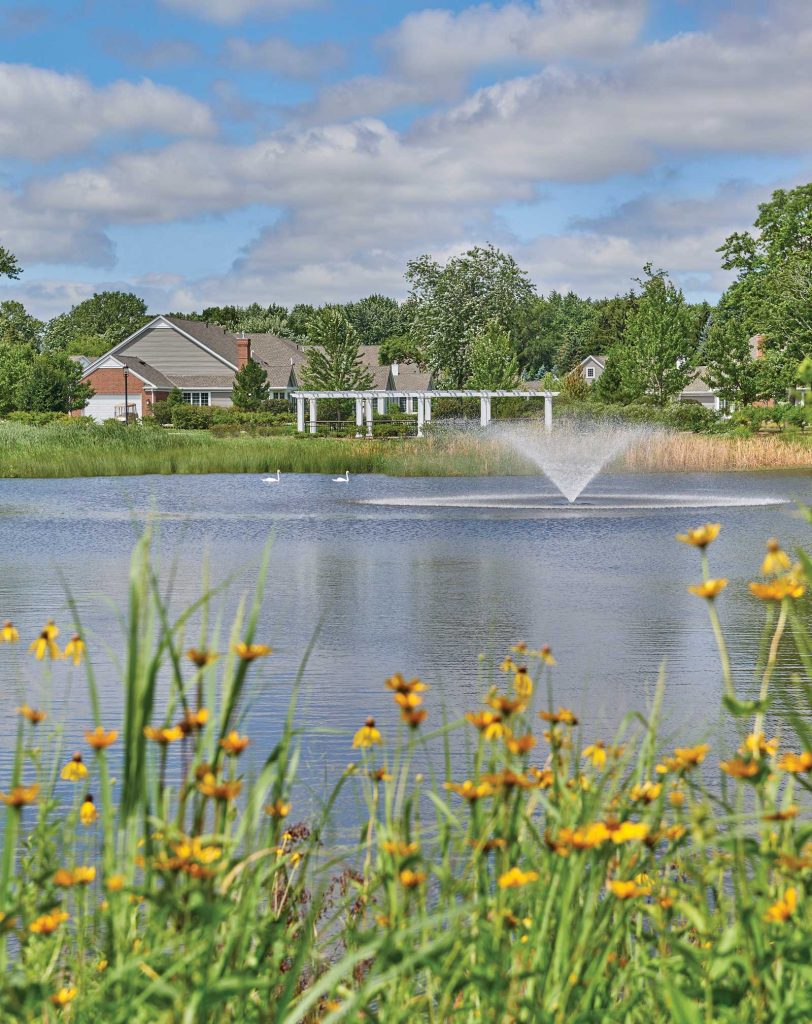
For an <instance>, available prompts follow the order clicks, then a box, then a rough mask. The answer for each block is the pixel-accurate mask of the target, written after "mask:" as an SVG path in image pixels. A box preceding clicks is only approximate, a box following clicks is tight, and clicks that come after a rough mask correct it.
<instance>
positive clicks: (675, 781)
mask: <svg viewBox="0 0 812 1024" xmlns="http://www.w3.org/2000/svg"><path fill="white" fill-rule="evenodd" d="M718 530H719V527H718V525H715V524H707V525H706V526H704V527H700V528H698V529H696V530H692V531H689V532H688V533H687V534H685V535H684V536H681V537H680V538H679V539H681V540H683V541H685V542H686V543H688V544H691V545H693V546H694V547H696V548H698V549H699V551H700V552H701V556H702V579H701V581H700V582H698V583H697V584H696V586H694V587H691V588H690V589H691V590H692V591H693V592H694V593H696V594H697V595H698V597H699V598H701V599H703V600H705V601H706V602H707V605H708V609H709V614H710V620H711V626H712V628H713V630H714V632H715V634H716V636H717V640H718V644H719V651H720V656H721V664H722V680H723V693H722V697H723V700H724V703H725V705H726V707H727V709H728V711H729V712H730V714H731V715H732V716H733V724H734V729H733V731H734V732H735V733H738V736H739V738H738V740H737V741H736V742H735V745H734V747H733V749H732V750H731V751H729V752H728V755H727V756H726V757H725V756H723V755H722V752H721V751H713V752H711V751H710V750H709V747H708V746H707V745H706V744H699V745H694V746H685V747H680V748H677V749H676V750H674V751H673V752H665V751H663V750H660V749H659V743H658V738H657V726H658V715H659V706H660V702H661V700H662V695H663V682H662V678H661V680H660V684H659V686H658V688H657V693H656V697H655V700H654V702H653V706H652V708H651V709H650V711H649V714H648V716H647V717H645V718H644V717H642V716H630V717H629V718H628V719H627V720H626V721H625V722H624V724H623V727H622V728H621V732H620V734H619V735H618V736H617V737H615V738H614V740H613V741H612V742H606V741H605V740H601V739H598V738H596V737H594V736H592V735H591V734H590V730H589V724H588V723H584V729H585V735H586V738H587V741H586V742H584V741H583V740H582V736H581V726H580V724H579V721H578V718H577V717H576V715H575V714H574V713H573V712H572V711H570V710H568V709H565V708H560V707H559V708H558V709H555V707H554V705H553V702H552V699H551V697H548V698H547V700H545V701H541V700H540V699H539V697H540V694H541V693H542V692H543V689H544V687H543V686H541V684H542V683H543V682H546V683H547V689H548V691H549V682H550V680H549V677H550V675H551V673H552V667H553V665H554V658H553V655H552V653H551V651H550V649H549V648H548V647H542V648H541V649H539V650H537V651H532V650H528V648H527V647H526V645H525V644H523V643H519V644H516V645H515V646H514V647H513V648H512V650H511V651H510V652H509V653H507V654H506V655H505V657H504V659H503V660H502V661H501V663H499V664H498V665H493V666H491V668H490V678H491V679H492V680H494V679H495V680H496V684H495V685H493V686H492V687H491V688H490V690H489V691H488V693H487V698H486V701H485V704H484V706H483V707H482V708H481V709H479V710H476V711H472V712H471V713H470V714H468V715H466V716H465V720H464V721H462V722H458V723H448V724H446V723H442V724H441V722H440V718H441V714H440V711H439V708H438V707H437V704H436V702H434V701H433V700H432V699H431V695H430V694H427V692H426V691H427V690H428V687H427V686H426V684H424V683H423V682H421V681H420V680H416V679H413V680H406V679H404V678H403V677H401V676H399V675H395V676H393V677H392V678H390V679H389V680H387V681H386V685H387V687H388V688H389V690H390V691H391V693H392V697H393V699H394V701H395V702H396V704H397V705H398V707H399V709H400V714H401V718H402V726H401V729H402V732H401V734H400V735H399V736H398V737H397V738H393V737H384V736H383V735H382V734H381V731H380V729H379V728H378V726H377V725H376V724H375V722H374V721H373V720H372V719H367V721H366V722H365V723H364V724H361V723H360V722H359V725H360V728H359V729H358V732H357V733H356V734H355V736H354V738H353V740H352V747H353V748H354V750H355V751H356V752H357V757H356V759H355V760H354V761H353V762H352V763H351V764H350V766H349V767H348V768H347V769H346V770H345V771H344V772H343V773H341V775H340V777H339V779H338V780H337V782H336V784H335V788H334V790H333V792H332V793H330V794H329V795H327V796H326V797H325V800H324V805H323V808H322V809H321V811H320V812H318V813H316V814H315V815H312V816H311V818H310V820H308V821H307V822H300V823H298V824H291V822H293V821H295V820H296V817H295V814H294V811H293V808H292V806H291V793H292V789H293V786H294V782H295V777H296V770H297V760H298V740H297V736H296V733H295V731H294V724H293V723H294V711H295V708H294V704H295V691H294V696H293V698H292V700H291V705H290V707H289V710H288V713H287V716H286V718H285V722H284V727H283V729H282V731H281V736H280V739H279V741H278V743H277V745H276V746H275V747H274V748H273V749H272V750H269V751H265V752H263V760H261V762H260V766H259V767H258V770H257V772H256V774H255V777H253V778H250V779H249V773H248V771H247V770H243V768H242V765H243V761H244V758H245V754H244V752H245V750H246V748H247V747H248V745H249V743H250V739H249V736H248V735H243V734H242V733H241V732H240V728H241V724H242V720H243V716H244V712H245V705H246V698H247V694H248V692H249V691H248V687H249V680H251V679H254V680H255V679H256V678H257V677H258V676H261V675H262V674H263V673H264V672H265V671H267V669H266V666H268V665H269V664H270V662H269V661H267V660H266V659H267V657H268V655H270V654H271V653H272V652H271V651H270V650H269V648H268V647H267V646H265V645H263V644H262V643H261V642H260V640H261V638H258V637H257V636H256V635H255V634H256V624H257V616H258V608H259V595H261V594H262V592H263V588H264V575H265V574H264V570H263V571H261V572H260V579H259V582H258V586H257V597H256V598H255V600H254V602H253V604H252V605H251V607H250V608H249V609H248V610H247V612H246V610H245V607H244V606H241V608H240V611H239V613H238V615H237V618H236V621H235V622H234V624H233V626H232V628H231V631H230V635H229V636H228V638H224V637H221V636H220V635H219V629H218V627H213V628H209V627H208V625H207V623H208V620H209V614H208V598H206V597H204V598H203V599H202V600H201V602H199V603H198V604H197V605H195V606H194V607H193V608H190V609H188V610H187V611H186V612H184V613H183V614H182V615H181V616H180V618H179V619H177V620H175V621H170V618H169V612H168V609H167V607H166V605H165V604H164V602H163V601H162V599H161V597H160V596H159V587H158V582H157V579H156V576H155V572H154V569H153V568H152V566H151V564H150V561H149V538H148V537H145V538H143V539H142V541H141V542H140V543H139V545H138V547H137V549H136V551H135V554H134V557H133V560H132V567H131V585H130V605H129V613H128V618H127V619H126V641H125V650H124V657H123V659H122V664H123V666H124V667H123V680H122V681H123V686H124V691H125V711H124V720H123V722H121V723H117V722H111V721H110V720H109V719H108V717H107V715H106V714H105V710H104V707H103V705H102V702H101V700H100V695H99V690H98V687H97V682H96V678H95V675H94V673H93V670H92V667H91V659H90V658H88V659H87V661H86V674H87V682H88V687H89V696H90V706H91V708H92V712H93V719H92V721H89V722H88V723H87V732H86V734H85V737H86V748H85V750H84V751H80V752H77V753H75V754H74V755H73V756H72V757H71V758H67V757H65V756H64V755H60V752H59V748H58V745H57V746H56V748H54V746H53V745H52V743H51V738H50V737H49V736H48V725H47V724H44V723H43V719H44V717H45V715H44V711H43V709H42V707H41V704H45V703H47V693H48V691H49V688H50V685H51V683H52V682H54V683H58V684H60V685H61V682H62V681H61V680H60V678H59V676H60V674H61V673H63V672H65V671H72V669H71V668H70V667H69V666H71V665H73V666H78V665H79V664H80V663H81V662H82V661H83V660H85V655H86V650H85V644H84V641H83V640H82V639H81V626H80V624H79V623H78V621H77V622H76V626H77V629H78V630H79V632H78V633H77V634H76V635H74V636H73V637H72V638H71V639H70V640H69V641H68V643H67V644H66V646H65V647H64V649H61V648H60V646H59V642H60V641H59V632H58V630H57V628H56V627H55V626H54V624H53V623H51V622H49V623H47V624H46V626H45V627H44V629H43V631H42V633H41V634H40V635H39V636H38V637H35V638H34V640H33V642H32V643H31V645H30V649H29V653H25V652H24V651H21V650H20V647H19V643H18V641H19V637H18V636H17V632H16V630H15V628H14V626H13V625H12V624H11V623H6V625H5V626H4V627H3V629H2V631H0V638H2V641H3V642H4V643H5V645H7V647H8V648H12V649H11V650H6V651H5V653H4V654H3V658H4V661H5V671H6V672H7V674H8V675H12V674H16V675H17V677H18V678H26V677H27V676H28V675H29V666H30V664H35V662H34V659H35V658H36V659H38V660H39V661H40V662H41V665H42V667H43V669H42V671H43V682H44V688H43V689H42V690H41V691H40V692H39V693H38V695H37V705H38V706H37V707H32V706H30V704H29V703H28V702H26V703H23V704H22V705H21V707H20V709H19V712H20V717H19V726H18V731H17V741H16V755H15V758H14V767H13V771H12V777H11V778H10V779H9V780H8V781H7V783H6V787H5V788H6V791H5V793H4V794H3V797H2V799H3V801H4V802H5V803H6V805H7V817H6V823H5V836H4V850H3V860H2V866H0V906H1V908H2V947H0V953H1V954H2V957H3V962H4V963H3V966H4V974H3V981H2V983H1V985H0V1012H1V1013H2V1019H3V1020H4V1021H14V1022H18V1021H19V1022H23V1021H25V1022H34V1021H56V1020H60V1019H64V1020H68V1019H69V1020H72V1021H74V1022H75V1024H86V1022H87V1024H89V1022H94V1024H95V1022H96V1021H98V1020H104V1021H105V1022H109V1024H118V1022H121V1024H124V1022H128V1024H132V1022H136V1024H139V1022H143V1024H147V1022H148V1024H170V1022H171V1024H186V1022H190V1024H191V1022H212V1024H214V1022H218V1024H219V1022H223V1021H232V1022H241V1024H248V1022H257V1024H259V1022H263V1024H264V1022H270V1021H276V1022H288V1024H293V1022H297V1021H302V1022H306V1021H315V1020H325V1021H340V1020H350V1021H360V1020H379V1021H386V1022H401V1021H402V1022H407V1021H409V1022H413V1021H421V1020H425V1021H437V1022H440V1021H451V1020H454V1021H457V1020H459V1021H464V1022H469V1021H470V1022H473V1021H533V1022H550V1024H553V1022H576V1021H584V1022H586V1021H589V1022H593V1021H617V1022H624V1024H638V1022H639V1024H650V1022H652V1021H679V1022H685V1024H692V1022H697V1024H699V1022H710V1021H730V1022H734V1021H735V1022H740V1021H743V1020H747V1021H764V1022H767V1021H769V1022H774V1021H783V1022H787V1024H794V1022H806V1021H808V1020H809V1019H810V1015H811V1014H812V986H810V972H812V963H810V950H812V941H811V940H812V918H811V917H810V914H809V909H808V900H807V898H806V895H807V894H806V887H807V885H808V880H809V872H810V870H812V842H811V841H810V827H809V823H808V814H809V801H808V794H809V791H810V788H811V787H810V773H812V730H810V728H809V726H808V724H807V723H806V722H805V721H804V719H803V718H801V717H798V718H795V717H793V716H788V717H787V720H786V721H785V722H784V723H783V726H782V731H781V737H780V744H779V740H778V739H767V738H766V737H765V735H764V718H765V713H766V712H767V709H768V707H769V701H770V691H769V686H770V679H771V676H772V674H773V672H774V670H775V667H776V663H777V658H778V651H779V645H780V643H781V640H782V637H783V636H784V634H785V633H789V634H791V636H792V638H793V639H794V645H795V650H796V653H797V660H798V663H799V665H800V666H801V672H800V673H799V676H798V678H797V680H796V686H797V690H798V697H799V703H805V704H806V706H808V702H809V701H810V698H812V687H810V683H811V682H812V646H811V645H810V636H809V633H808V631H807V629H806V627H805V625H804V622H803V618H802V609H803V599H804V593H805V589H806V586H807V583H806V580H807V579H808V575H809V573H810V571H812V563H810V561H809V559H808V558H807V557H806V556H805V555H803V554H801V555H800V558H801V563H800V564H797V565H793V564H792V562H791V560H790V558H789V556H788V555H787V554H786V553H785V552H784V551H783V550H781V548H780V547H779V546H778V544H777V543H776V542H770V544H769V545H768V551H767V556H766V558H765V560H764V564H763V565H762V578H761V579H760V580H758V581H754V582H753V583H752V584H751V585H750V589H751V591H752V594H753V600H754V605H757V603H758V600H760V601H762V602H763V604H764V605H765V607H766V622H765V632H764V643H763V650H762V655H761V657H760V660H759V664H758V666H757V681H758V685H759V692H758V696H757V698H756V699H755V700H752V701H745V700H742V698H741V694H740V693H739V692H738V691H737V690H736V687H735V684H734V680H733V678H732V676H731V672H730V667H729V660H728V657H727V653H726V648H725V643H724V638H723V635H722V631H721V628H720V625H719V619H718V616H717V613H716V607H715V601H716V600H718V599H719V596H720V595H721V594H722V593H723V591H724V589H725V586H726V581H725V580H724V579H720V578H714V577H711V575H710V569H709V564H708V560H707V555H706V551H707V547H708V545H709V544H710V543H711V542H712V541H713V539H714V537H715V536H716V534H717V533H718ZM71 608H72V610H73V614H74V615H76V608H75V605H73V604H72V603H71ZM197 612H200V613H202V614H201V618H202V620H203V624H202V626H201V631H200V635H199V640H198V641H197V643H196V645H195V646H194V647H190V648H188V649H187V644H188V642H189V641H188V639H187V637H186V633H187V628H188V623H189V621H190V618H191V616H192V615H193V614H195V613H197ZM756 613H757V610H756V608H754V614H756ZM218 649H219V652H218ZM29 659H30V661H29ZM15 661H16V665H15ZM65 662H67V663H68V667H66V666H65V664H64V663H65ZM528 666H530V667H528ZM162 672H166V673H168V674H169V677H170V680H171V687H170V695H169V698H168V701H167V703H166V705H165V706H159V704H158V701H157V699H156V681H157V679H158V678H159V676H160V674H161V673H162ZM27 692H28V694H29V699H30V700H33V699H34V698H33V693H34V689H33V688H32V687H31V685H30V684H29V687H28V691H27ZM362 716H363V713H362V712H361V713H360V716H359V717H362ZM539 719H540V720H539ZM751 719H752V723H751ZM460 729H461V730H464V731H465V732H466V733H467V734H468V736H469V737H470V738H471V739H472V743H471V745H470V755H469V756H467V757H464V758H461V756H460V755H459V754H458V753H455V755H454V757H453V758H452V756H451V744H452V742H453V741H454V739H455V737H454V736H453V734H454V733H455V732H456V731H457V730H460ZM347 743H348V753H349V745H350V742H349V738H348V740H347ZM433 748H437V749H436V755H438V756H431V754H430V751H431V750H432V749H433ZM241 758H243V760H241ZM720 758H721V762H720V764H719V767H720V769H721V771H717V769H716V768H715V766H714V767H711V764H712V762H719V759H720ZM438 766H441V767H438ZM347 788H352V789H354V790H355V791H356V793H357V795H358V796H359V797H360V798H361V800H360V803H361V806H362V808H363V813H362V815H361V821H360V823H359V828H358V832H357V835H358V842H357V845H355V846H354V847H352V848H349V849H332V848H328V847H327V845H326V844H323V843H322V838H323V837H324V836H325V830H326V827H327V826H328V824H329V823H330V821H331V818H332V816H333V810H332V808H333V807H334V805H335V802H336V800H337V798H338V796H339V794H340V793H341V791H342V790H344V789H347ZM67 790H70V792H66V791H67Z"/></svg>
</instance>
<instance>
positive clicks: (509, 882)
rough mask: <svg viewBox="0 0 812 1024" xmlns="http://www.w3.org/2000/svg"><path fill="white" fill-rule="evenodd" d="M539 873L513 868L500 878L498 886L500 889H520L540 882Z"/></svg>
mask: <svg viewBox="0 0 812 1024" xmlns="http://www.w3.org/2000/svg"><path fill="white" fill-rule="evenodd" d="M538 877H539V873H538V871H522V869H521V868H511V869H510V870H509V871H506V872H505V873H504V874H502V875H500V876H499V880H498V883H497V884H498V885H499V888H500V889H518V888H520V887H521V886H523V885H529V884H530V883H531V882H536V881H538Z"/></svg>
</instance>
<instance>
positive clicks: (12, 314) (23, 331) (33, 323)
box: [0, 299, 45, 347]
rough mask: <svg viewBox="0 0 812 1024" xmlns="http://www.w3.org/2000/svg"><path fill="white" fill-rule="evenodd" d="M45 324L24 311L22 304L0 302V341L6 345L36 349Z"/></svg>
mask: <svg viewBox="0 0 812 1024" xmlns="http://www.w3.org/2000/svg"><path fill="white" fill-rule="evenodd" d="M44 327H45V324H43V322H42V321H41V320H37V318H36V317H34V316H31V314H30V313H29V312H28V311H27V310H26V308H25V306H24V305H23V304H22V302H16V301H15V300H13V299H7V300H6V301H5V302H0V340H2V341H3V342H4V343H7V344H23V345H33V346H34V347H38V346H39V343H40V338H41V337H42V332H43V329H44Z"/></svg>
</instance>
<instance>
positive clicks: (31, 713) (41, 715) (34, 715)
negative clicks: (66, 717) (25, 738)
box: [17, 704, 48, 725]
mask: <svg viewBox="0 0 812 1024" xmlns="http://www.w3.org/2000/svg"><path fill="white" fill-rule="evenodd" d="M17 714H18V715H22V716H23V718H27V719H28V721H29V722H30V723H31V724H32V725H39V723H40V722H43V721H45V719H46V718H47V717H48V713H47V712H46V711H37V710H36V709H35V708H31V707H29V706H28V704H23V705H22V706H21V707H19V708H17Z"/></svg>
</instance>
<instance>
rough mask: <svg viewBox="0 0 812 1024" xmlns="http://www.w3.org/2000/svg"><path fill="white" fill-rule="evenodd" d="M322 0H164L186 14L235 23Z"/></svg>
mask: <svg viewBox="0 0 812 1024" xmlns="http://www.w3.org/2000/svg"><path fill="white" fill-rule="evenodd" d="M320 2H321V0H162V3H163V4H164V5H165V6H166V7H172V8H174V9H175V10H176V11H181V12H182V13H184V14H191V15H194V16H195V17H198V18H205V19H207V20H208V21H215V22H219V23H221V24H234V23H235V22H238V21H242V20H243V19H244V18H249V17H255V16H262V15H264V16H268V15H271V16H273V15H280V14H287V13H288V12H289V11H295V10H301V9H303V8H307V7H315V6H316V5H317V4H319V3H320Z"/></svg>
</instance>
